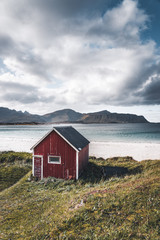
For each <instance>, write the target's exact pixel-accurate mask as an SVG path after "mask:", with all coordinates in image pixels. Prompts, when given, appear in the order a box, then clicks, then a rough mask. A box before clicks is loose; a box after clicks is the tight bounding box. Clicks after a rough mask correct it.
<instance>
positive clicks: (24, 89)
mask: <svg viewBox="0 0 160 240" xmlns="http://www.w3.org/2000/svg"><path fill="white" fill-rule="evenodd" d="M0 88H1V91H2V94H1V98H2V99H4V100H6V101H7V102H12V101H16V102H19V103H25V104H29V103H34V102H49V101H53V100H54V97H47V96H43V95H42V94H41V93H40V92H39V89H38V88H37V87H33V86H31V85H26V84H19V83H14V82H3V81H2V82H0Z"/></svg>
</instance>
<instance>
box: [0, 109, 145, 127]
mask: <svg viewBox="0 0 160 240" xmlns="http://www.w3.org/2000/svg"><path fill="white" fill-rule="evenodd" d="M147 122H148V121H147V120H146V119H145V118H144V117H143V116H137V115H135V114H122V113H111V112H109V111H107V110H104V111H100V112H94V113H83V114H82V113H79V112H76V111H74V110H72V109H63V110H59V111H55V112H52V113H48V114H45V115H42V116H40V115H35V114H30V113H28V112H26V111H25V112H24V113H23V112H21V111H16V110H11V109H8V108H3V107H0V123H1V124H6V123H11V124H15V123H147Z"/></svg>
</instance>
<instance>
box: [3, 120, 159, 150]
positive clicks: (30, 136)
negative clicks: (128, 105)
mask: <svg viewBox="0 0 160 240" xmlns="http://www.w3.org/2000/svg"><path fill="white" fill-rule="evenodd" d="M61 125H63V126H64V125H65V126H71V124H58V126H61ZM54 126H55V125H53V124H49V125H32V126H31V125H0V151H8V150H14V151H30V148H31V147H32V146H33V145H34V144H35V143H36V142H37V141H38V140H39V139H40V138H41V137H43V136H44V135H45V134H46V133H47V132H48V131H50V130H51V129H52V128H53V127H54ZM56 126H57V125H56ZM72 126H73V127H74V128H76V129H77V130H78V131H79V132H80V133H81V134H82V135H84V136H85V137H86V138H87V139H88V140H89V141H90V142H110V143H115V142H124V143H159V144H160V123H144V124H143V123H141V124H72Z"/></svg>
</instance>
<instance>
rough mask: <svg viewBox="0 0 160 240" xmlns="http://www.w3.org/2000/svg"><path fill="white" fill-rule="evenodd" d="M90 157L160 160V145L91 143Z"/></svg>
mask: <svg viewBox="0 0 160 240" xmlns="http://www.w3.org/2000/svg"><path fill="white" fill-rule="evenodd" d="M89 155H90V156H95V157H103V158H109V157H118V156H120V157H124V156H131V157H133V158H134V159H135V160H137V161H141V160H147V159H151V160H154V159H159V160H160V143H124V142H117V143H116V142H91V143H90V151H89Z"/></svg>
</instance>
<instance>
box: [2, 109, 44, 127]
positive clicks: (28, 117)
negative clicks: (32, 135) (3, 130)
mask: <svg viewBox="0 0 160 240" xmlns="http://www.w3.org/2000/svg"><path fill="white" fill-rule="evenodd" d="M43 122H45V120H44V119H43V117H41V116H39V115H34V114H30V113H28V112H24V113H23V112H21V111H16V110H11V109H9V108H4V107H0V123H1V124H2V123H4V124H5V123H13V124H14V123H43Z"/></svg>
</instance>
